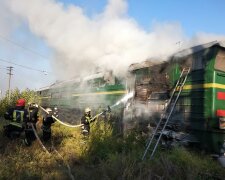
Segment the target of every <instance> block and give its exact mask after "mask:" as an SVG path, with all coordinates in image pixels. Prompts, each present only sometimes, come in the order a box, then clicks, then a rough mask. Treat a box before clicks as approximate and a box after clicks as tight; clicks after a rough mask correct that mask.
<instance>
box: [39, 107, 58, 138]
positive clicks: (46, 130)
mask: <svg viewBox="0 0 225 180" xmlns="http://www.w3.org/2000/svg"><path fill="white" fill-rule="evenodd" d="M46 111H47V112H48V113H46V115H45V117H44V118H43V124H42V127H41V128H42V132H43V140H44V141H48V140H49V139H51V135H52V131H51V125H52V124H53V123H54V122H55V120H54V119H53V118H52V109H51V108H47V109H46Z"/></svg>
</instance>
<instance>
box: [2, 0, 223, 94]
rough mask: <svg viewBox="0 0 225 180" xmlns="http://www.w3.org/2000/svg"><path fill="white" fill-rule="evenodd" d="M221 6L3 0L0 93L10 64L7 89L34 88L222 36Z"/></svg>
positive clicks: (146, 0) (202, 0)
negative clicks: (10, 72)
mask: <svg viewBox="0 0 225 180" xmlns="http://www.w3.org/2000/svg"><path fill="white" fill-rule="evenodd" d="M224 9H225V1H224V0H195V1H194V0H189V1H180V0H157V1H156V0H154V1H153V0H140V1H137V0H1V1H0V27H1V28H0V90H1V92H2V95H3V94H4V92H5V90H7V89H8V75H7V70H6V67H8V66H13V67H14V68H13V72H12V73H13V76H12V80H11V88H12V89H13V88H16V87H18V88H19V89H25V88H30V89H39V88H41V87H44V86H48V85H50V84H52V83H54V82H55V81H56V80H63V79H70V78H75V77H80V76H86V75H88V74H90V72H93V71H94V70H93V69H94V68H95V67H97V66H99V67H101V68H103V69H107V70H108V69H110V68H112V69H113V71H114V72H115V73H117V74H120V73H121V74H123V73H124V72H125V71H126V68H127V67H128V66H129V64H131V63H134V62H141V61H144V60H145V59H148V58H152V57H154V58H156V59H163V58H164V57H166V56H168V55H170V54H171V53H174V52H176V51H178V50H180V49H183V48H185V47H189V46H193V45H197V44H201V43H207V42H210V41H213V40H224V39H225V24H224V23H223V21H224V19H225V11H224ZM177 42H181V43H179V44H178V43H177ZM6 61H7V62H11V63H12V64H10V63H7V62H6ZM112 62H113V63H112ZM15 64H18V65H22V66H25V67H21V66H18V65H15ZM112 64H113V66H112Z"/></svg>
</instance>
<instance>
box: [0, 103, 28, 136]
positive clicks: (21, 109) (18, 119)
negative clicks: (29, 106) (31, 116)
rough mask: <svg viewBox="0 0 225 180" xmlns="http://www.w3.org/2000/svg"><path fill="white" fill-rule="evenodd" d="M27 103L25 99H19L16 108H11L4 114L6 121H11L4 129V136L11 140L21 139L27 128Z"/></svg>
mask: <svg viewBox="0 0 225 180" xmlns="http://www.w3.org/2000/svg"><path fill="white" fill-rule="evenodd" d="M25 103H26V102H25V100H24V99H19V100H18V101H17V103H16V107H15V108H9V109H8V110H7V111H6V113H5V114H4V117H5V119H6V120H9V121H10V123H9V124H8V125H6V126H4V127H3V128H4V134H5V135H6V136H7V137H9V138H15V137H19V136H20V135H21V133H22V132H23V130H24V128H25V126H26V123H27V120H28V112H27V110H26V109H25Z"/></svg>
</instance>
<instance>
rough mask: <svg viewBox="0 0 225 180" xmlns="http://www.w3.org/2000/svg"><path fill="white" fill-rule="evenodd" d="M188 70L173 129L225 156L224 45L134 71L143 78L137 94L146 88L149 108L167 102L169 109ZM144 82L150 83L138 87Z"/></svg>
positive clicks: (198, 49) (207, 46)
mask: <svg viewBox="0 0 225 180" xmlns="http://www.w3.org/2000/svg"><path fill="white" fill-rule="evenodd" d="M184 68H190V73H189V74H188V76H187V80H186V82H185V85H184V87H183V90H182V92H181V95H180V97H179V99H178V102H177V105H176V107H175V109H174V111H173V114H172V118H171V120H170V125H175V126H174V127H178V128H179V130H184V131H185V132H188V133H191V134H192V135H194V137H195V138H196V140H197V141H198V142H199V144H200V146H201V147H202V148H204V149H206V150H208V151H213V152H217V153H224V152H225V44H224V43H223V42H216V41H215V42H211V43H208V44H203V45H199V46H195V47H192V48H190V49H185V50H183V51H180V52H178V53H176V54H174V55H172V56H171V57H170V58H169V60H168V61H166V62H162V63H156V64H155V65H151V66H148V67H144V68H139V69H138V70H137V69H136V70H134V71H132V73H133V74H134V76H136V77H138V75H139V74H142V75H139V76H140V77H138V78H139V79H138V80H137V83H136V85H135V88H134V89H136V91H137V90H138V88H137V87H138V86H139V89H141V88H140V86H141V87H142V89H144V88H146V90H145V92H148V93H146V97H145V98H144V101H145V103H146V104H147V105H149V104H154V103H156V102H160V103H162V102H163V101H164V102H165V103H164V104H165V106H166V103H167V102H168V99H169V96H170V95H171V92H172V90H173V89H174V87H175V85H176V82H177V81H178V79H179V77H180V74H181V72H182V70H183V69H184ZM146 75H147V77H146ZM140 79H142V82H143V80H144V79H147V82H145V84H144V83H138V81H140ZM163 92H164V93H163ZM136 94H138V92H136ZM162 94H164V95H162ZM176 94H178V91H177V93H176ZM176 94H175V95H176ZM165 97H168V98H165ZM136 99H137V100H138V99H139V97H138V96H137V98H136ZM134 101H135V100H134ZM165 106H164V107H163V106H161V107H162V108H161V109H160V108H159V109H158V112H159V113H162V112H163V109H164V108H165ZM153 108H156V106H153ZM150 109H151V108H150ZM151 110H152V111H157V110H156V109H151Z"/></svg>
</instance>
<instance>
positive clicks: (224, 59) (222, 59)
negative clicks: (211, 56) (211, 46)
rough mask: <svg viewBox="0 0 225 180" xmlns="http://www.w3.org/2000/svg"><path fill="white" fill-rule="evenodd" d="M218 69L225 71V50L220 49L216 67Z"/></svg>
mask: <svg viewBox="0 0 225 180" xmlns="http://www.w3.org/2000/svg"><path fill="white" fill-rule="evenodd" d="M214 68H215V69H216V70H219V71H224V72H225V51H219V52H218V54H217V56H216V61H215V67H214Z"/></svg>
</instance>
